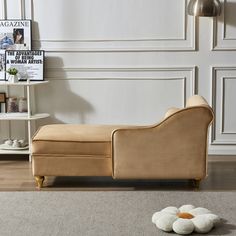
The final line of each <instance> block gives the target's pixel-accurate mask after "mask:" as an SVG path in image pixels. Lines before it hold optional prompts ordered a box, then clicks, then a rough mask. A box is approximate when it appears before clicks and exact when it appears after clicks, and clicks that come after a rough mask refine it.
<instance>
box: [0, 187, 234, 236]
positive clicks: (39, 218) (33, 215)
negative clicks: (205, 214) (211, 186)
mask: <svg viewBox="0 0 236 236" xmlns="http://www.w3.org/2000/svg"><path fill="white" fill-rule="evenodd" d="M183 204H193V205H195V206H203V207H206V208H209V209H210V210H212V211H213V212H214V213H216V214H218V215H220V216H221V217H222V218H223V219H224V220H223V224H222V225H221V227H218V228H215V229H214V230H213V231H211V232H210V233H209V234H208V235H234V236H235V235H236V192H175V191H172V192H168V191H166V192H164V191H136V192H134V191H132V192H131V191H130V192H129V191H121V192H120V191H117V192H108V191H107V192H104V191H101V192H93V191H90V192H64V191H63V192H44V191H42V192H40V191H39V192H0V235H1V236H8V235H10V236H18V235H24V236H41V235H42V236H43V235H44V236H54V235H56V236H58V235H62V236H66V235H69V236H74V235H76V236H80V235H81V236H87V235H91V236H100V235H101V236H108V235H109V236H114V235H115V236H116V235H119V236H123V235H124V236H133V235H134V236H136V235H143V236H152V235H155V236H156V235H158V236H162V235H166V236H167V235H169V236H170V235H174V234H172V233H164V232H161V231H159V230H158V229H157V228H156V226H155V225H154V224H152V223H151V217H152V214H153V213H154V212H155V211H158V210H160V209H162V208H164V207H166V206H169V205H172V206H180V205H183ZM193 235H198V234H193Z"/></svg>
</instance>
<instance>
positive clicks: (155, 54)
mask: <svg viewBox="0 0 236 236" xmlns="http://www.w3.org/2000/svg"><path fill="white" fill-rule="evenodd" d="M188 2H189V0H99V1H98V0H97V1H96V0H67V1H66V0H0V6H1V9H0V17H1V19H31V20H32V23H33V24H32V25H33V35H32V37H33V48H34V49H43V50H45V51H46V70H45V79H48V80H50V83H49V84H48V85H47V86H40V87H38V88H37V90H36V91H35V92H36V96H37V100H36V101H37V102H36V108H37V109H38V110H39V111H42V112H49V113H50V114H51V115H52V117H51V118H50V119H48V120H45V121H44V123H38V125H42V124H47V123H58V122H59V123H107V124H112V123H121V124H150V123H155V122H158V121H159V120H160V119H161V118H162V117H163V114H164V113H165V111H166V109H167V108H168V107H170V106H177V107H182V106H183V105H184V103H185V100H186V98H187V97H189V96H191V95H192V94H195V93H198V94H201V95H203V96H204V97H205V98H206V99H207V100H208V102H211V97H212V104H213V108H214V111H215V113H216V120H215V123H214V126H213V129H212V132H211V134H210V147H209V151H210V153H213V154H236V123H235V120H236V111H235V109H234V107H235V93H234V91H235V89H236V80H235V78H236V73H235V71H236V70H235V68H236V66H234V65H235V58H236V54H235V53H236V52H235V49H236V15H235V13H234V12H235V11H236V9H235V8H236V7H235V5H236V0H221V2H222V3H223V13H222V15H221V16H220V17H218V18H217V19H216V20H215V21H213V18H208V17H200V18H199V19H196V22H195V19H194V17H192V16H188V15H187V12H186V8H187V4H188ZM212 22H214V23H212ZM195 24H196V27H195ZM195 37H196V39H195ZM217 50H219V51H220V52H216V51H217ZM229 50H233V51H232V52H231V51H229ZM215 65H217V66H215ZM231 65H233V66H231ZM0 92H1V91H0ZM12 94H16V92H14V91H12ZM40 122H42V121H40ZM7 127H8V124H7V123H1V124H0V129H1V133H0V137H6V136H8V135H9V133H7V130H8V128H7ZM22 129H24V127H23V126H20V127H19V126H18V125H17V123H14V124H13V126H12V129H11V131H10V133H12V136H14V137H18V136H20V135H19V134H24V130H22Z"/></svg>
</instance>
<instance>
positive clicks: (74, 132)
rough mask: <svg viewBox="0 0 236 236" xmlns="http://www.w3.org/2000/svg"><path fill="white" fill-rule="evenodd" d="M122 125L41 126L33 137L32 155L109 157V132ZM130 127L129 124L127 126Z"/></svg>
mask: <svg viewBox="0 0 236 236" xmlns="http://www.w3.org/2000/svg"><path fill="white" fill-rule="evenodd" d="M126 127H128V126H122V125H71V124H57V125H46V126H43V127H41V128H40V129H39V130H38V131H37V133H36V134H35V136H34V137H33V143H32V153H33V155H57V156H58V155H82V156H88V157H89V156H91V155H93V156H97V157H98V158H99V157H108V158H109V157H111V134H112V131H113V130H115V129H117V128H126ZM129 127H130V126H129Z"/></svg>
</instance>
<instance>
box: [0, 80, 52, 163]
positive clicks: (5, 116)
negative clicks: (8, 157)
mask: <svg viewBox="0 0 236 236" xmlns="http://www.w3.org/2000/svg"><path fill="white" fill-rule="evenodd" d="M47 83H48V81H35V82H32V81H30V82H29V81H25V82H18V83H9V82H8V81H0V86H4V87H5V90H6V95H7V97H10V94H9V91H10V90H9V88H10V86H23V87H25V88H26V89H24V91H26V93H25V96H26V98H27V108H28V109H27V110H28V112H25V113H20V112H17V113H0V122H1V121H9V122H10V121H25V122H27V127H28V128H27V132H28V143H29V147H28V149H24V150H15V149H14V150H5V149H3V147H4V145H2V144H0V155H1V154H17V155H18V154H24V155H29V161H30V162H31V153H32V143H31V139H32V134H33V127H32V126H33V125H32V122H34V121H36V120H38V119H44V118H47V117H49V116H50V115H49V114H48V113H36V112H33V109H32V106H33V105H35V104H32V103H33V102H32V101H35V100H34V93H33V97H32V93H31V92H32V91H31V90H32V89H33V88H34V86H37V85H43V84H47ZM9 127H10V125H9ZM9 133H10V132H9ZM9 138H11V139H14V137H9Z"/></svg>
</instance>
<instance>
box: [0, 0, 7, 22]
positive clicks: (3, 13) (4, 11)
mask: <svg viewBox="0 0 236 236" xmlns="http://www.w3.org/2000/svg"><path fill="white" fill-rule="evenodd" d="M0 5H1V9H2V10H1V18H0V19H1V20H6V18H7V4H6V0H1V4H0Z"/></svg>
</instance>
